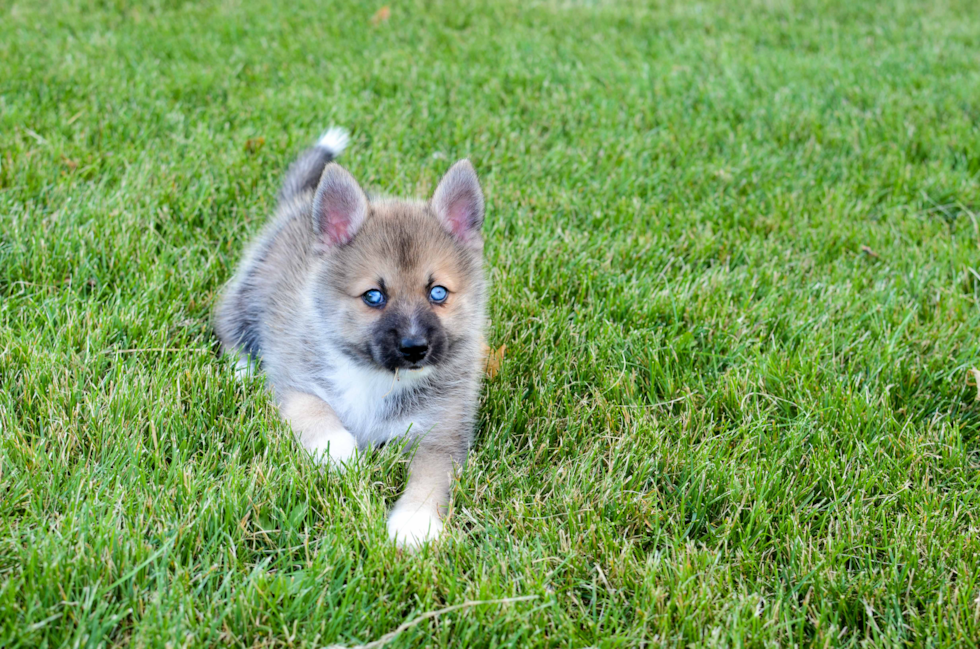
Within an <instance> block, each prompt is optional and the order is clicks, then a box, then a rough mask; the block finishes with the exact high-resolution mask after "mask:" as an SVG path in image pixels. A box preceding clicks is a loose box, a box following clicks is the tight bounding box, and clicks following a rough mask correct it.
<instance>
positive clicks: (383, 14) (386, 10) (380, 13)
mask: <svg viewBox="0 0 980 649" xmlns="http://www.w3.org/2000/svg"><path fill="white" fill-rule="evenodd" d="M389 18H391V7H389V6H388V5H385V6H383V7H381V8H380V9H378V10H377V11H376V12H374V15H373V16H371V24H372V25H380V24H381V23H383V22H385V21H386V20H388V19H389Z"/></svg>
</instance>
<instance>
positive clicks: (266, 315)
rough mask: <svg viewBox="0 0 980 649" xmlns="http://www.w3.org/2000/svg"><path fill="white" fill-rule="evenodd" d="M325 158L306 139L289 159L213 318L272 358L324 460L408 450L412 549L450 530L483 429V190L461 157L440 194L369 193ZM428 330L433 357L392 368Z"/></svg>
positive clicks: (403, 502) (285, 402)
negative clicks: (445, 515)
mask: <svg viewBox="0 0 980 649" xmlns="http://www.w3.org/2000/svg"><path fill="white" fill-rule="evenodd" d="M319 159H322V156H321V158H317V156H316V155H315V151H310V152H307V153H305V154H303V156H301V157H300V159H299V160H298V161H297V163H295V164H294V165H293V168H291V170H290V177H289V178H287V181H286V183H285V184H284V190H283V192H282V194H281V195H282V202H281V203H280V205H279V208H278V210H277V214H276V217H275V218H274V219H273V220H272V222H271V223H270V224H269V225H268V226H267V227H266V229H265V230H264V231H263V233H262V234H261V235H260V236H259V238H258V240H257V241H256V243H255V244H254V245H253V247H252V248H251V250H250V251H249V253H248V254H246V256H245V258H244V259H243V261H242V263H241V265H240V267H239V270H238V272H237V273H236V276H235V277H234V279H232V281H231V282H230V283H229V285H228V287H227V289H226V291H225V293H224V295H223V297H222V300H221V303H220V304H219V307H218V309H217V314H216V322H215V329H216V331H217V333H218V336H219V337H220V339H221V342H222V347H223V349H224V350H225V352H226V353H230V354H236V355H239V356H241V357H242V358H243V359H247V360H250V361H252V362H259V363H260V364H261V368H262V370H263V371H264V372H265V374H266V377H267V384H268V386H269V387H270V389H271V390H272V391H273V392H274V394H275V396H276V399H277V401H278V403H279V406H280V411H281V413H282V416H283V418H284V419H285V420H286V421H288V422H289V423H290V425H291V427H292V428H293V430H294V431H295V433H296V435H297V439H298V440H299V441H300V443H301V444H302V445H303V446H304V448H306V449H307V450H309V451H310V453H311V454H313V455H314V457H316V458H317V459H318V460H319V461H322V462H328V463H330V464H332V465H333V466H336V467H338V468H340V467H341V466H342V465H343V464H344V463H345V462H349V461H350V459H352V457H353V456H354V453H355V452H356V450H357V449H358V448H360V449H362V450H367V449H369V448H370V447H371V446H373V445H376V444H380V443H386V442H389V441H394V440H398V442H397V443H399V444H403V445H404V446H405V448H406V450H407V451H408V452H410V453H412V454H413V455H412V461H411V465H410V469H409V473H410V477H409V481H408V485H407V487H406V491H405V494H404V495H403V497H402V498H401V499H400V500H399V501H398V503H397V504H396V505H395V507H394V508H393V509H392V513H391V516H390V517H389V532H390V534H391V536H392V538H393V539H395V540H396V541H398V542H399V544H400V545H402V546H405V547H414V546H416V545H417V544H419V543H421V542H424V541H426V540H429V539H432V538H434V537H435V536H436V535H438V534H439V532H440V531H441V530H442V522H441V519H440V516H441V514H442V512H443V510H444V508H445V506H446V505H447V503H448V498H449V490H450V486H451V481H452V475H453V471H454V466H457V465H462V464H463V462H464V461H465V458H466V454H467V450H468V448H469V446H470V441H471V437H472V430H473V424H474V419H475V415H476V405H477V399H478V395H479V387H480V379H481V377H482V374H483V360H482V355H481V343H482V338H483V326H484V319H485V315H484V314H485V302H486V288H485V282H484V276H483V266H482V264H483V261H482V239H481V238H480V235H479V226H480V223H482V217H483V198H482V193H481V192H480V190H479V185H478V184H477V182H476V177H475V174H474V173H473V170H472V166H470V165H469V163H466V162H463V163H459V164H457V165H456V166H454V167H453V169H451V170H450V172H449V173H447V175H446V177H445V178H444V179H443V181H442V182H441V183H440V185H439V187H438V188H437V189H436V192H435V198H434V199H433V201H431V202H429V203H423V202H419V201H403V200H392V199H386V200H380V201H376V202H369V201H368V200H367V198H366V196H364V194H363V192H362V191H361V190H360V188H359V187H358V186H357V185H356V181H354V180H353V178H352V177H351V176H350V174H348V173H347V172H346V171H344V170H342V169H341V168H340V167H338V166H337V165H333V164H328V165H326V166H325V168H324V169H323V172H322V176H321V177H320V180H319V182H318V183H317V184H314V183H316V180H315V178H316V177H317V176H316V175H314V172H315V168H313V166H312V165H313V164H314V163H316V162H317V160H319ZM310 161H312V162H310ZM328 161H329V159H328V160H327V162H328ZM323 164H326V162H324V163H323ZM301 174H302V177H300V175H301ZM309 178H313V179H314V180H313V181H310V180H309ZM304 179H305V180H304ZM314 189H315V191H314ZM434 285H439V286H443V287H445V288H447V289H448V290H449V295H448V297H447V299H446V301H445V302H444V303H442V304H438V303H435V302H433V301H432V300H431V299H430V298H429V290H430V289H431V287H432V286H434ZM372 289H376V290H383V292H384V293H385V295H386V297H387V301H386V303H385V304H384V306H383V308H375V307H371V306H368V305H367V304H366V303H365V300H364V299H363V296H364V294H365V292H367V291H369V290H372ZM420 328H421V329H420ZM420 330H424V331H425V332H428V333H427V334H426V335H427V336H428V338H427V340H429V341H430V342H431V344H430V347H429V350H430V351H429V353H428V355H427V356H426V358H425V359H424V360H423V361H420V363H422V365H421V366H420V368H419V369H400V370H398V371H397V372H396V371H393V370H392V369H391V367H392V365H391V364H392V363H396V362H399V363H401V362H407V361H404V360H403V359H400V357H399V358H395V359H394V360H392V354H396V356H397V354H398V353H401V352H397V350H396V351H392V350H393V349H395V347H392V345H396V343H393V342H391V341H392V340H398V339H400V338H398V336H402V335H403V333H397V332H407V333H404V335H413V336H414V335H416V333H417V331H420ZM393 336H394V338H393ZM398 344H404V343H398ZM397 349H403V348H397ZM412 367H414V366H412Z"/></svg>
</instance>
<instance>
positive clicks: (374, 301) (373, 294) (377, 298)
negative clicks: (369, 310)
mask: <svg viewBox="0 0 980 649" xmlns="http://www.w3.org/2000/svg"><path fill="white" fill-rule="evenodd" d="M361 299H362V300H364V303H365V304H367V305H368V306H375V307H379V306H384V304H385V294H384V293H382V292H381V291H379V290H378V289H376V288H372V289H371V290H370V291H367V292H365V293H364V295H362V296H361Z"/></svg>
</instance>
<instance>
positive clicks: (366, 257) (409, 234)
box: [314, 163, 484, 372]
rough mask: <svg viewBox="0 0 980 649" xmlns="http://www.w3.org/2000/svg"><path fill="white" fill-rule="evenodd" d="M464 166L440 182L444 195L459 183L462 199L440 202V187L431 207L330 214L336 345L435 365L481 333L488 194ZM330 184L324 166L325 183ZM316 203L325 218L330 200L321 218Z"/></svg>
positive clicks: (378, 357)
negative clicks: (347, 216)
mask: <svg viewBox="0 0 980 649" xmlns="http://www.w3.org/2000/svg"><path fill="white" fill-rule="evenodd" d="M332 166H335V165H332ZM457 166H459V165H457ZM338 169H339V168H338ZM453 169H456V167H454V168H453ZM341 171H343V170H341ZM467 171H468V172H469V174H465V172H467ZM463 172H464V177H462V178H459V177H454V176H453V173H454V172H453V170H450V173H449V174H447V176H446V178H445V179H444V180H443V182H442V183H440V189H443V190H444V193H445V191H447V188H443V185H444V184H445V183H446V182H447V181H448V182H450V183H453V182H455V185H452V184H451V185H450V186H449V187H448V190H451V191H454V192H455V194H454V195H453V196H450V197H449V198H455V202H454V201H448V202H447V201H446V200H442V201H440V200H439V199H440V198H442V199H445V198H446V196H445V195H443V196H440V189H437V190H436V195H435V196H434V198H433V200H432V202H430V203H428V204H424V203H412V202H406V201H382V202H378V203H374V204H366V199H365V205H363V206H360V205H358V207H357V209H360V208H363V209H364V213H363V216H362V218H358V215H357V214H356V213H355V214H354V218H353V219H351V220H350V222H349V223H346V224H340V225H338V222H337V220H336V219H334V220H333V221H330V220H329V219H330V217H331V214H329V213H327V214H326V216H327V219H328V220H327V222H326V223H325V224H323V227H321V232H326V233H327V239H326V240H325V241H324V242H323V243H322V245H321V251H322V255H323V262H324V263H323V266H322V271H321V274H320V283H319V288H320V290H319V291H318V294H319V296H322V299H321V300H320V304H319V305H318V306H319V311H320V313H321V314H323V317H324V318H325V319H326V320H327V321H328V322H327V323H325V324H327V325H328V326H327V327H326V329H327V330H328V336H329V337H330V339H331V342H332V344H333V345H334V346H335V347H336V348H338V349H339V350H340V351H341V352H342V353H344V354H345V355H346V356H347V357H348V358H350V359H351V360H352V361H354V362H357V363H360V364H364V365H371V366H375V367H377V368H379V369H384V370H387V371H390V372H395V371H396V370H422V369H424V368H428V367H435V366H438V365H440V364H442V363H445V362H447V361H449V360H450V359H451V358H452V357H453V351H454V348H456V346H457V345H459V344H460V343H461V342H464V341H468V340H469V339H470V338H471V337H472V333H471V332H473V331H478V329H479V324H480V322H479V320H480V318H482V317H483V309H482V304H483V299H484V283H483V271H482V241H481V240H480V238H479V232H478V227H479V224H480V223H481V222H482V194H474V193H473V188H474V187H475V189H476V191H477V192H479V185H478V184H476V176H475V174H473V173H472V167H470V166H469V164H468V163H465V168H464V169H463ZM343 173H345V174H346V172H343ZM348 175H349V174H348ZM465 175H471V176H472V177H471V178H467V177H465ZM344 180H346V179H344ZM350 180H351V181H352V180H353V179H350ZM324 181H329V179H328V178H327V172H326V171H325V172H324V179H323V180H321V187H320V189H323V185H324ZM320 189H318V195H319V192H320ZM357 191H358V192H360V188H357ZM461 192H462V193H461ZM354 198H355V199H356V198H358V196H356V195H355V196H354ZM475 199H478V201H477V200H475ZM334 200H335V203H341V204H343V203H345V202H346V203H354V204H357V203H358V201H356V200H354V201H343V200H339V201H338V200H337V196H334ZM460 200H462V201H464V202H465V201H469V202H470V203H471V204H470V205H461V204H460V202H459V201H460ZM476 202H478V205H475V204H473V203H476ZM454 207H455V211H453V208H454ZM318 208H319V211H320V212H321V216H323V214H322V213H323V212H324V211H325V210H324V209H323V203H322V202H321V203H320V204H318V203H317V201H316V200H315V201H314V216H316V213H317V210H318ZM476 209H478V212H479V214H478V219H477V218H474V216H475V213H474V210H476ZM333 216H336V214H334V215H333ZM331 225H332V226H333V230H332V231H333V232H334V233H339V234H340V236H339V237H337V238H336V240H331V239H330V238H329V237H330V236H331V235H330V232H331Z"/></svg>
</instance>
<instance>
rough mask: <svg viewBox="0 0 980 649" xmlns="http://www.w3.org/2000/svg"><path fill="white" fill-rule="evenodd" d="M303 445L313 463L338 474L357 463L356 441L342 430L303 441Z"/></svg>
mask: <svg viewBox="0 0 980 649" xmlns="http://www.w3.org/2000/svg"><path fill="white" fill-rule="evenodd" d="M303 445H304V446H305V447H306V450H307V451H308V452H309V454H310V455H311V456H313V461H314V462H316V463H317V464H319V465H320V466H326V467H329V468H331V469H333V470H334V471H337V472H339V473H342V472H343V471H344V469H345V468H347V466H348V465H350V464H353V463H354V462H356V461H357V441H356V440H355V439H354V436H353V435H351V434H350V433H349V432H347V431H346V430H344V429H343V428H341V429H340V430H332V431H331V432H330V434H329V435H320V436H318V437H316V438H315V439H312V440H310V439H306V440H303Z"/></svg>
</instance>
